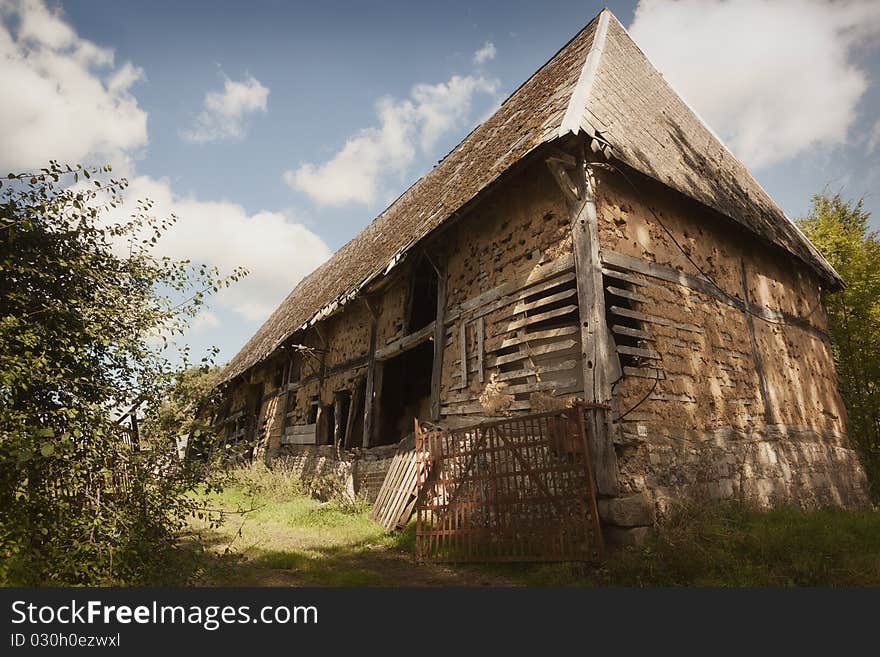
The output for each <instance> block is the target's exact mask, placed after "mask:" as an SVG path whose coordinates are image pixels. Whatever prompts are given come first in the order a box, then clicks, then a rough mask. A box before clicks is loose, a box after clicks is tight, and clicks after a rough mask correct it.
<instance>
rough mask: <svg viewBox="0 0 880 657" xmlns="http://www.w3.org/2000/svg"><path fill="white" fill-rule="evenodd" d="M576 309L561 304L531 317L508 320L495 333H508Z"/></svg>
mask: <svg viewBox="0 0 880 657" xmlns="http://www.w3.org/2000/svg"><path fill="white" fill-rule="evenodd" d="M577 309H578V307H577V306H563V307H562V308H556V309H554V310H548V311H547V312H545V313H539V314H537V315H532V316H531V317H526V318H525V319H518V320H516V321H515V322H510V323H509V324H505V323H504V322H502V324H504V328H503V329H502V330H500V331H497V332H496V333H495V335H504V334H505V333H509V332H510V331H515V330H517V329H520V328H523V327H524V326H530V325H532V324H537V323H538V322H543V321H546V320H548V319H553V318H554V317H562V316H563V315H568V314H569V313H572V312H574V311H576V310H577Z"/></svg>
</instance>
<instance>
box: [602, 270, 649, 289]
mask: <svg viewBox="0 0 880 657" xmlns="http://www.w3.org/2000/svg"><path fill="white" fill-rule="evenodd" d="M602 273H603V274H604V275H605V276H607V277H608V278H614V279H616V280H618V281H626V282H627V283H632V284H633V285H638V286H640V287H659V286H658V285H654V284H653V283H649V282H648V281H645V280H642V279H641V278H639V277H638V276H633V275H632V274H627V273H626V272H622V271H617V270H616V269H608V268H607V267H602Z"/></svg>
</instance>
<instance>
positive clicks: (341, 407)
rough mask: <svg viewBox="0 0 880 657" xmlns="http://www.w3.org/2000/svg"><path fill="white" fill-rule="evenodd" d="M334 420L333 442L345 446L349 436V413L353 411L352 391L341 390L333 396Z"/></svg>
mask: <svg viewBox="0 0 880 657" xmlns="http://www.w3.org/2000/svg"><path fill="white" fill-rule="evenodd" d="M333 407H334V416H333V419H334V422H335V428H334V430H333V443H334V444H336V445H339V446H340V447H344V446H345V438H346V436H347V433H346V431H347V428H348V415H349V413H350V412H351V392H349V391H348V390H339V391H337V392H336V394H335V395H334V396H333Z"/></svg>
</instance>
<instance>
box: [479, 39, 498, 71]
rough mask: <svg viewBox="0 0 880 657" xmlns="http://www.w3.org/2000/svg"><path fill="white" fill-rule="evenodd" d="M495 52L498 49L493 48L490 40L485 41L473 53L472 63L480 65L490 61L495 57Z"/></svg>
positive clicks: (493, 45) (496, 52)
mask: <svg viewBox="0 0 880 657" xmlns="http://www.w3.org/2000/svg"><path fill="white" fill-rule="evenodd" d="M497 54H498V51H497V50H496V49H495V44H494V43H492V42H491V41H487V42H486V43H484V44H483V47H482V48H480V49H479V50H478V51H477V52H475V53H474V64H476V65H477V66H482V65H483V64H485V63H486V62H490V61H492V60H493V59H495V55H497Z"/></svg>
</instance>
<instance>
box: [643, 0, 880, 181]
mask: <svg viewBox="0 0 880 657" xmlns="http://www.w3.org/2000/svg"><path fill="white" fill-rule="evenodd" d="M630 32H631V34H632V36H633V38H634V39H635V40H636V41H637V42H638V44H639V45H640V46H641V47H642V48H643V49H644V51H645V52H646V54H647V55H648V56H649V57H650V58H651V60H652V62H653V63H654V64H655V65H656V66H657V68H658V69H659V70H660V71H661V72H662V73H663V74H664V75H665V76H666V77H667V79H668V80H669V82H670V83H671V84H672V86H673V87H675V89H676V90H677V91H679V92H680V93H681V94H682V96H683V98H684V99H685V100H686V101H687V102H688V103H690V104H691V105H692V106H693V107H694V109H696V110H697V112H699V113H700V115H701V116H702V117H703V118H704V119H705V120H706V122H707V123H708V124H709V125H710V126H711V127H712V128H713V129H714V130H715V131H716V132H718V133H719V134H720V135H721V137H722V138H723V139H724V140H725V141H726V142H727V144H728V145H729V146H730V147H731V150H733V152H734V153H735V154H736V155H737V156H739V157H740V158H741V159H742V160H744V161H745V162H746V164H748V165H750V166H752V167H755V168H760V167H765V166H768V165H771V164H773V163H775V162H780V161H783V160H786V159H790V158H792V157H794V156H796V155H798V154H800V153H802V152H803V151H805V150H807V149H809V148H811V147H814V146H834V145H837V144H841V143H844V142H845V141H846V139H847V135H848V131H849V130H850V128H851V127H852V126H853V123H854V121H855V119H856V116H857V105H858V103H859V100H860V99H861V98H862V95H863V94H864V92H865V89H866V88H867V86H868V79H867V75H866V73H865V71H864V70H862V69H861V68H860V67H859V66H858V65H857V64H856V63H855V61H854V60H853V58H852V54H853V50H854V48H855V47H856V46H859V45H862V44H865V43H868V42H869V40H870V39H872V38H874V37H876V36H877V35H878V34H880V12H878V11H877V4H876V2H875V1H874V0H840V1H839V2H835V3H832V2H828V1H822V0H641V1H640V2H639V5H638V7H637V8H636V13H635V18H634V20H633V24H632V26H631V27H630Z"/></svg>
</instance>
